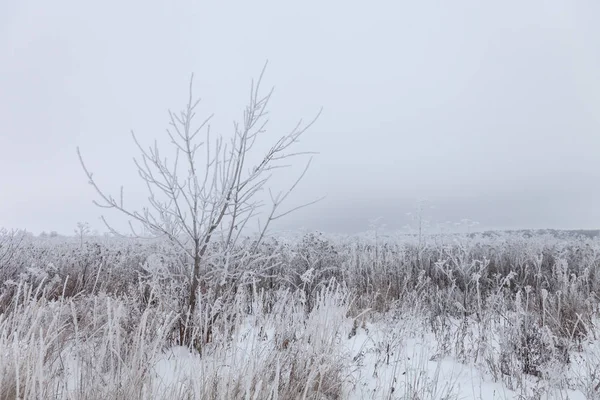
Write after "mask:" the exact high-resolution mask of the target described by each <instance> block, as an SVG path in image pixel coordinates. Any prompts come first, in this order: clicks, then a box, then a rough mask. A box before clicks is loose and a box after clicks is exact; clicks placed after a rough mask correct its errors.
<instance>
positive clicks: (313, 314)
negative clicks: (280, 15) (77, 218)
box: [0, 231, 600, 400]
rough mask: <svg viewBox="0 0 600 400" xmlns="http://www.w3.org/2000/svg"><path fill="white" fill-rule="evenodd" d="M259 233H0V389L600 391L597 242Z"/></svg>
mask: <svg viewBox="0 0 600 400" xmlns="http://www.w3.org/2000/svg"><path fill="white" fill-rule="evenodd" d="M252 244H253V241H252V240H250V239H248V240H246V241H240V243H239V244H238V248H236V249H235V251H228V252H227V253H223V252H222V251H220V250H219V247H218V245H214V246H212V247H210V250H209V251H208V252H207V255H206V258H205V262H204V264H203V272H202V275H201V276H202V278H201V284H200V286H199V289H198V301H197V305H196V309H195V310H194V312H193V313H187V312H185V306H184V305H185V304H186V302H187V295H186V293H188V290H189V278H188V277H189V276H190V260H189V259H187V258H186V257H187V256H186V255H184V254H182V253H181V252H180V251H178V250H177V248H175V247H173V246H171V245H169V242H166V241H164V242H163V241H158V240H154V241H142V240H139V239H119V238H104V237H102V238H101V237H80V238H61V237H55V238H39V237H31V236H27V235H25V234H23V233H21V232H8V231H3V232H2V236H0V283H1V287H0V399H2V400H4V399H123V400H126V399H127V400H128V399H323V400H324V399H411V400H412V399H414V400H416V399H419V400H425V399H431V400H433V399H439V400H441V399H573V400H575V399H594V398H600V342H599V341H598V333H597V328H596V325H597V323H598V317H599V307H598V305H599V302H598V293H600V274H598V268H599V265H600V240H599V239H598V238H597V237H596V238H589V237H584V236H575V235H570V236H566V235H563V236H561V237H558V236H557V235H533V236H531V235H524V234H522V233H521V234H519V233H510V234H509V233H502V234H501V233H498V234H488V235H458V234H453V235H450V234H445V235H442V234H440V235H426V236H422V237H418V236H416V235H415V236H409V235H396V236H388V237H382V236H376V235H373V234H370V235H362V236H356V237H326V236H325V235H321V234H305V235H299V236H298V237H295V238H294V237H292V236H290V237H289V238H288V239H283V238H277V239H271V240H267V241H264V242H262V244H261V245H260V246H258V247H256V246H253V245H252ZM184 344H187V345H184Z"/></svg>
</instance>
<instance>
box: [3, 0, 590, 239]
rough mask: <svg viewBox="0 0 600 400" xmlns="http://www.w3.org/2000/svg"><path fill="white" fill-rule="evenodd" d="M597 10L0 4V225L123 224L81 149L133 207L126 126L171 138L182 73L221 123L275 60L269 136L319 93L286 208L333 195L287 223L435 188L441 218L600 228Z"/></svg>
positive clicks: (341, 226)
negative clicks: (100, 195) (308, 157)
mask: <svg viewBox="0 0 600 400" xmlns="http://www.w3.org/2000/svg"><path fill="white" fill-rule="evenodd" d="M598 15H600V3H598V2H595V1H569V2H567V1H546V2H521V1H504V2H470V1H457V2H441V1H440V2H397V1H374V2H358V1H356V2H355V1H341V0H339V1H338V0H335V1H328V2H323V1H313V0H307V1H303V2H297V3H288V2H277V1H255V2H244V1H228V2H193V1H179V0H176V1H170V2H156V1H129V2H117V1H114V0H107V1H102V2H95V3H89V2H81V1H75V0H65V1H55V2H43V1H29V0H21V1H16V0H9V1H5V2H1V3H0V171H1V175H0V177H1V181H0V182H1V183H0V226H4V227H10V228H24V229H27V230H30V231H32V232H34V233H39V232H41V231H58V232H60V233H65V234H69V233H71V232H72V231H73V229H74V228H75V226H76V223H77V222H78V221H87V222H89V223H90V224H91V225H92V227H93V228H95V229H98V230H100V231H102V230H104V227H103V226H102V223H101V221H100V219H99V217H100V215H103V214H106V215H107V217H108V218H109V219H110V220H113V221H116V223H117V224H119V223H122V218H121V217H119V216H118V214H112V213H108V214H107V213H106V212H104V210H101V209H98V208H97V207H95V206H94V205H93V204H92V200H93V199H96V195H95V193H94V191H93V189H92V188H91V187H90V186H89V185H87V180H86V177H85V175H84V173H83V171H82V169H81V167H80V165H79V161H78V158H77V154H76V147H77V146H79V147H80V148H81V151H82V153H83V155H84V157H85V160H86V163H87V164H88V166H89V167H90V169H91V170H92V171H93V172H94V173H95V176H96V177H97V179H98V180H99V182H101V183H102V184H103V186H105V187H107V188H108V189H110V190H112V191H116V190H118V188H119V186H120V185H123V186H124V187H125V193H126V195H127V201H128V204H130V205H132V206H133V207H136V206H138V205H143V204H144V199H145V196H146V194H145V192H144V186H143V185H142V184H141V183H140V182H139V179H137V176H136V171H135V166H134V164H133V162H132V157H133V156H134V155H136V153H135V147H134V145H133V142H132V141H131V137H130V134H129V132H130V130H131V129H133V130H135V132H136V134H137V135H138V137H139V138H140V140H141V141H143V142H144V143H148V144H150V143H151V142H152V141H153V140H154V138H157V137H164V129H165V128H166V127H167V124H168V114H167V110H168V109H175V110H177V109H178V108H180V107H181V106H183V105H184V104H185V101H186V95H187V87H188V83H189V79H190V74H191V73H192V72H193V73H194V74H195V81H194V83H195V85H194V89H195V91H196V93H198V94H199V95H200V96H201V97H202V99H203V100H202V103H201V108H200V110H201V112H203V113H206V115H208V114H210V113H213V112H214V113H215V120H214V130H215V132H218V133H219V134H222V135H224V136H228V135H230V134H231V132H232V121H233V120H234V119H239V118H240V117H241V115H242V111H243V108H244V104H245V102H246V100H247V98H248V93H249V87H250V82H251V79H252V78H253V77H256V76H257V75H258V74H259V73H260V70H261V68H262V67H263V65H264V63H265V62H266V60H269V64H268V68H267V74H266V78H265V85H266V87H267V88H268V87H270V86H271V85H273V86H275V92H274V95H273V98H272V103H271V106H270V112H271V122H270V124H269V133H268V136H267V141H268V140H276V139H277V137H279V136H280V135H281V134H282V133H284V132H287V131H288V130H289V129H291V128H292V127H293V126H294V125H295V123H296V122H297V120H298V119H299V118H301V117H304V118H308V119H310V118H311V117H313V116H314V115H315V114H316V113H317V112H318V111H319V110H320V109H321V107H322V108H323V113H322V115H321V117H320V118H319V120H318V121H317V123H316V124H315V125H314V126H313V128H312V129H311V130H310V131H309V132H307V133H306V135H305V136H304V137H303V140H302V142H301V144H300V147H299V149H300V150H313V151H317V152H319V154H318V155H317V156H316V157H315V158H314V160H313V163H312V166H311V169H310V170H309V172H308V174H307V175H306V176H305V179H304V180H303V181H302V182H301V184H300V185H299V186H298V188H297V191H296V193H295V195H294V198H293V201H292V203H290V206H294V205H297V204H301V203H303V202H306V201H310V200H312V199H315V198H319V197H321V196H326V197H325V199H324V200H323V201H321V202H319V203H317V204H316V205H313V206H311V207H308V208H304V209H302V210H299V211H298V212H296V213H294V214H291V215H290V216H289V218H287V219H286V220H285V222H283V223H282V224H280V225H279V226H280V227H282V228H286V229H299V228H303V229H309V230H314V229H316V230H322V231H327V232H341V233H353V232H358V231H363V230H366V229H368V228H369V221H370V220H371V219H373V218H376V217H381V219H382V221H383V222H385V223H386V224H387V226H388V227H390V228H401V227H403V226H405V225H406V224H407V223H408V222H409V218H408V217H407V215H406V213H408V212H414V211H415V207H416V206H417V203H418V202H419V201H426V203H427V205H428V206H427V208H426V212H425V213H426V215H427V218H428V219H429V220H431V221H432V225H435V224H436V223H443V222H446V221H449V222H450V223H454V222H457V221H460V220H462V219H470V220H473V221H477V222H478V223H479V225H478V227H479V228H480V229H518V228H557V229H579V228H587V229H591V228H599V227H600V206H599V204H600V202H599V200H600V185H599V184H598V183H599V182H600V157H598V154H599V149H600V25H598V24H597V16H598ZM269 138H270V139H269ZM300 167H301V166H300ZM300 169H301V168H300ZM297 172H298V171H297V169H294V170H292V171H290V173H294V174H296V173H297ZM294 174H291V175H290V176H289V177H279V178H277V180H276V181H275V182H276V184H277V185H279V184H284V183H285V182H290V181H293V179H294V177H295V176H296V175H294ZM119 221H121V222H119Z"/></svg>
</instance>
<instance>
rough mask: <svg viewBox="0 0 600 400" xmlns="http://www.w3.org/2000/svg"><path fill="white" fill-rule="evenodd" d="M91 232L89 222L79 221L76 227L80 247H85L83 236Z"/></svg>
mask: <svg viewBox="0 0 600 400" xmlns="http://www.w3.org/2000/svg"><path fill="white" fill-rule="evenodd" d="M90 232H91V229H90V224H88V223H87V222H78V223H77V228H76V229H75V235H76V236H77V237H78V238H79V247H83V238H84V237H86V236H87V235H89V234H90Z"/></svg>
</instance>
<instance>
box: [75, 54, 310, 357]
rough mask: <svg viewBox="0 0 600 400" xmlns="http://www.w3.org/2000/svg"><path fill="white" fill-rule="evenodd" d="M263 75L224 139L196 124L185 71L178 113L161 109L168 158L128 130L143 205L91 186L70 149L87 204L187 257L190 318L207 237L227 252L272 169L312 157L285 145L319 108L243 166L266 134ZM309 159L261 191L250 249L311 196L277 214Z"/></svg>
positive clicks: (251, 214) (294, 139)
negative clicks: (276, 189)
mask: <svg viewBox="0 0 600 400" xmlns="http://www.w3.org/2000/svg"><path fill="white" fill-rule="evenodd" d="M265 67H266V65H265ZM264 72H265V69H264V68H263V70H262V72H261V74H260V77H259V79H258V80H257V81H256V82H255V81H254V80H253V81H252V84H251V88H250V99H249V102H248V104H247V106H246V108H245V110H244V114H243V121H241V122H235V123H234V129H233V134H232V136H231V137H230V138H229V139H228V140H227V139H226V138H224V137H223V136H219V135H216V137H215V136H214V135H212V133H211V127H210V121H211V118H212V115H209V116H208V117H207V118H205V119H203V120H201V121H200V122H199V123H196V110H197V107H198V104H199V100H198V99H196V98H195V97H194V94H193V75H192V78H191V79H190V85H189V97H188V101H187V105H186V106H185V108H184V109H183V110H182V111H181V112H179V113H173V112H171V111H169V118H170V123H169V128H168V129H167V131H166V133H167V135H168V138H169V140H170V144H171V146H172V149H173V150H174V155H173V157H172V158H171V159H169V158H167V157H164V156H163V154H162V152H161V149H159V146H158V144H157V142H156V141H155V142H154V145H153V146H150V147H149V148H147V149H146V148H144V147H143V146H142V145H141V143H140V142H139V140H138V138H137V137H136V135H135V133H133V132H132V136H133V140H134V141H135V144H136V145H137V148H138V149H139V151H140V154H141V156H140V157H139V158H135V159H134V161H135V165H136V167H137V171H138V174H139V176H140V178H141V179H142V180H143V181H144V183H145V184H146V187H147V190H148V194H149V196H148V205H146V206H145V207H142V208H141V209H140V210H136V209H134V208H130V207H127V206H126V205H125V204H124V199H123V188H121V192H120V195H119V196H118V198H115V197H113V196H112V195H110V194H107V193H106V192H105V191H104V190H102V189H101V188H100V187H98V185H97V184H96V181H95V180H94V177H93V174H92V173H91V172H90V171H89V170H88V168H87V167H86V165H85V163H84V162H83V158H82V156H81V152H80V150H79V148H78V149H77V152H78V155H79V159H80V161H81V165H82V166H83V169H84V171H85V173H86V175H87V177H88V180H89V183H90V184H91V185H92V186H93V187H94V189H95V190H96V192H97V194H98V195H99V201H94V202H95V204H96V205H98V206H100V207H103V208H109V209H116V210H118V211H120V212H121V213H123V214H125V215H126V216H127V217H129V219H130V222H129V226H130V229H131V233H132V234H133V235H135V236H141V235H140V233H138V232H137V231H136V229H135V228H134V225H133V224H132V221H133V222H138V223H140V224H141V225H142V228H143V229H144V232H150V233H151V234H152V235H153V236H164V237H166V238H168V239H169V240H170V241H171V242H172V243H174V244H175V245H176V246H178V247H179V248H181V249H182V250H183V251H184V252H185V253H186V254H187V255H188V256H189V257H190V259H191V260H192V263H191V268H190V269H191V271H190V273H189V278H190V285H189V297H188V301H187V303H188V304H187V307H188V309H187V310H186V312H187V313H188V315H193V313H194V312H195V309H196V305H197V295H198V289H199V284H200V275H201V265H202V263H203V262H204V259H205V256H206V252H207V250H208V249H209V245H210V244H211V242H213V241H215V238H216V237H218V238H219V239H220V246H221V250H223V251H225V252H229V251H232V249H233V248H234V246H235V245H236V243H237V242H238V240H239V239H240V236H241V234H242V232H243V231H244V230H245V228H247V226H248V224H249V222H250V221H251V220H252V219H253V218H255V217H257V215H258V214H259V212H260V211H261V209H262V208H263V207H264V206H265V205H267V204H265V203H267V202H265V201H261V200H260V199H259V196H258V194H259V192H261V191H263V190H264V189H265V188H267V183H268V182H269V180H270V178H271V176H272V172H273V171H274V170H275V169H278V168H285V167H288V166H289V161H290V159H292V158H296V157H298V156H306V155H309V156H310V155H311V154H312V153H307V152H293V151H291V150H292V147H293V146H294V145H295V144H297V143H298V141H299V139H300V137H301V136H302V134H304V133H305V132H306V130H307V129H308V128H309V127H310V126H311V125H312V124H313V123H314V122H315V120H316V118H317V117H318V115H319V114H320V113H319V114H317V116H316V117H315V118H314V119H313V120H311V121H310V122H308V123H307V124H303V122H302V120H300V121H299V122H298V123H297V124H296V125H295V127H294V128H293V129H292V130H291V131H289V132H288V133H286V134H284V135H282V136H281V137H280V138H279V139H278V140H276V141H275V143H274V144H273V145H272V146H271V147H270V149H269V150H267V151H266V152H265V153H264V154H263V155H262V157H260V158H259V160H258V162H256V163H255V164H253V165H250V164H249V163H250V162H249V161H248V158H249V155H251V154H253V153H254V152H253V149H254V147H255V144H256V143H257V139H258V138H259V137H261V136H262V135H263V134H264V133H265V132H266V126H267V122H268V119H267V114H268V113H267V106H268V104H269V101H270V99H271V95H272V93H273V90H272V89H271V90H270V91H268V92H267V93H266V94H264V95H263V94H261V81H262V78H263V74H264ZM310 161H311V158H309V159H308V161H307V163H306V167H305V168H304V170H303V172H302V173H301V174H300V175H299V177H298V178H297V180H296V181H295V182H294V183H293V184H292V185H291V186H290V187H289V189H288V190H286V191H282V192H280V193H279V194H276V195H275V194H273V193H272V192H271V191H270V190H269V195H270V209H268V210H266V220H265V221H264V222H263V224H262V226H260V223H259V232H258V240H257V241H256V242H255V246H258V244H259V243H260V241H261V240H262V239H263V238H264V237H265V235H266V233H267V229H268V227H269V225H270V223H271V222H273V221H275V220H277V219H279V218H281V217H283V216H285V215H287V214H289V213H290V212H292V211H294V210H297V209H298V208H300V207H304V206H307V205H309V204H313V203H314V202H316V201H318V200H316V201H314V202H310V203H307V204H303V205H302V206H300V207H296V208H293V209H291V210H287V211H280V208H281V205H282V203H283V202H284V201H285V200H286V199H287V198H288V196H289V195H290V193H291V192H292V191H293V190H294V189H295V188H296V186H297V184H298V182H299V181H300V180H301V179H302V178H303V177H304V175H305V173H306V171H307V169H308V168H309V166H310ZM102 219H103V221H104V222H105V224H106V225H107V227H108V229H109V230H110V231H111V232H113V233H117V232H116V231H115V229H113V228H112V227H111V225H110V224H108V223H107V221H106V219H104V217H102ZM187 340H189V339H187ZM187 344H188V345H189V344H191V343H190V342H188V343H187Z"/></svg>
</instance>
